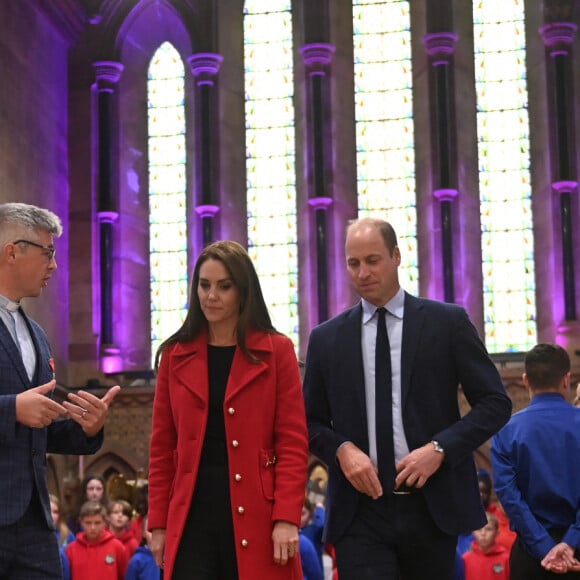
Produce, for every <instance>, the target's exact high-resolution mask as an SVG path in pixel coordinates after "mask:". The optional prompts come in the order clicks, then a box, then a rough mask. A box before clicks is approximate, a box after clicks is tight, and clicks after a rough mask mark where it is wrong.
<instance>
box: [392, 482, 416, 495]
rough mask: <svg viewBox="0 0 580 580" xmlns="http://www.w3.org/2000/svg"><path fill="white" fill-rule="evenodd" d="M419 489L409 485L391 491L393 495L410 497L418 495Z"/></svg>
mask: <svg viewBox="0 0 580 580" xmlns="http://www.w3.org/2000/svg"><path fill="white" fill-rule="evenodd" d="M418 492H419V489H418V488H416V487H413V486H409V485H405V484H403V485H400V486H399V488H398V489H393V494H394V495H412V494H414V493H418Z"/></svg>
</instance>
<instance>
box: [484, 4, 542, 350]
mask: <svg viewBox="0 0 580 580" xmlns="http://www.w3.org/2000/svg"><path fill="white" fill-rule="evenodd" d="M473 23H474V24H473V26H474V30H473V38H474V52H475V85H476V92H477V133H478V134H477V141H478V155H479V193H480V203H481V228H482V233H481V247H482V257H483V261H482V267H483V302H484V317H485V341H486V344H487V348H488V350H489V351H490V352H507V351H526V350H529V349H530V348H531V347H532V346H533V345H534V344H535V343H536V298H535V289H536V288H535V273H534V234H533V229H532V207H531V196H532V191H531V184H530V138H529V131H530V125H529V118H528V91H527V81H526V35H525V13H524V1H523V0H506V1H504V2H502V3H501V6H500V5H498V4H497V3H494V2H483V1H482V0H480V1H478V2H474V3H473Z"/></svg>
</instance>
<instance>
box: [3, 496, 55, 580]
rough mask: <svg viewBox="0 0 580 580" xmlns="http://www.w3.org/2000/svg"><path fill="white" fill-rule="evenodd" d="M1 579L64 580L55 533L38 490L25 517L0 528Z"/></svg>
mask: <svg viewBox="0 0 580 580" xmlns="http://www.w3.org/2000/svg"><path fill="white" fill-rule="evenodd" d="M0 580H62V563H61V561H60V552H59V548H58V542H57V539H56V534H55V532H54V530H51V529H49V528H48V527H47V525H46V520H45V518H44V513H43V511H42V506H41V505H40V500H39V499H38V493H37V492H36V490H34V492H33V494H32V500H31V501H30V505H29V506H28V509H27V510H26V512H25V513H24V515H23V516H22V517H21V518H20V519H19V520H18V521H17V522H15V523H13V524H10V525H8V526H2V527H0Z"/></svg>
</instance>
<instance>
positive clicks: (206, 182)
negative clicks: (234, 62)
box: [187, 52, 223, 246]
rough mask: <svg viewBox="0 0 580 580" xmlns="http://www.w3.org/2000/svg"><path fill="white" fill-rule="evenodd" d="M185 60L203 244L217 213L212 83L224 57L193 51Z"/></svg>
mask: <svg viewBox="0 0 580 580" xmlns="http://www.w3.org/2000/svg"><path fill="white" fill-rule="evenodd" d="M187 61H188V62H189V66H190V68H191V72H192V73H193V76H194V77H195V91H196V93H195V123H194V125H195V151H194V157H195V193H194V197H195V211H196V213H197V214H198V216H199V217H200V219H201V222H202V230H203V233H202V240H203V241H202V243H203V245H204V246H206V245H207V244H209V243H211V242H212V241H214V230H215V228H214V224H215V218H216V215H217V214H218V212H219V208H220V206H219V197H218V191H219V159H218V154H217V153H218V146H217V145H218V138H219V125H218V106H217V103H218V97H217V94H216V88H215V82H216V78H217V75H218V73H219V70H220V67H221V64H222V62H223V56H222V55H220V54H215V53H210V52H200V53H197V54H192V55H191V56H190V57H189V58H188V59H187Z"/></svg>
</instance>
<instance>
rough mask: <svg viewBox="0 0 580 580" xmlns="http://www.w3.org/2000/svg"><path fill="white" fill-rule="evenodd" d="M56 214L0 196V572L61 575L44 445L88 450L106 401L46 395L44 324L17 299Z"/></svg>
mask: <svg viewBox="0 0 580 580" xmlns="http://www.w3.org/2000/svg"><path fill="white" fill-rule="evenodd" d="M61 233H62V226H61V222H60V219H59V218H58V217H57V216H56V215H55V214H53V213H52V212H50V211H47V210H45V209H41V208H38V207H36V206H32V205H28V204H24V203H4V204H0V473H1V474H2V476H1V477H0V577H1V578H3V579H5V580H12V579H23V578H26V579H27V580H48V579H60V578H62V566H61V561H60V555H59V548H58V544H57V541H56V536H55V534H54V523H53V519H52V516H51V513H50V502H49V498H48V487H47V473H46V453H47V452H48V453H65V454H76V453H78V454H90V453H95V452H96V451H97V450H98V449H99V448H100V446H101V444H102V441H103V425H104V423H105V418H106V414H107V409H108V406H109V404H110V403H111V401H112V400H113V398H114V397H115V395H116V394H117V392H118V391H119V389H120V387H119V386H115V387H112V388H111V389H110V390H109V391H108V392H107V393H106V394H105V395H104V397H103V398H102V399H99V398H98V397H95V396H94V395H93V394H91V393H88V392H84V391H79V392H78V394H73V393H71V394H70V395H69V400H68V401H65V402H63V403H62V405H61V404H58V403H57V402H56V401H55V400H53V398H52V392H53V390H54V387H55V384H56V383H55V380H54V371H55V369H54V363H53V358H52V354H51V349H50V346H49V343H48V339H47V337H46V334H45V333H44V331H43V329H42V328H41V327H40V326H39V325H38V324H37V323H36V322H34V320H31V319H30V318H29V317H28V316H27V315H26V313H25V312H24V310H23V309H22V306H21V304H20V301H21V300H22V298H25V297H36V296H39V295H40V294H41V292H42V289H43V288H45V287H46V286H47V285H48V282H49V280H50V278H51V277H52V275H53V274H54V271H55V270H56V268H57V265H56V260H55V247H54V238H55V237H58V236H60V235H61Z"/></svg>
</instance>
